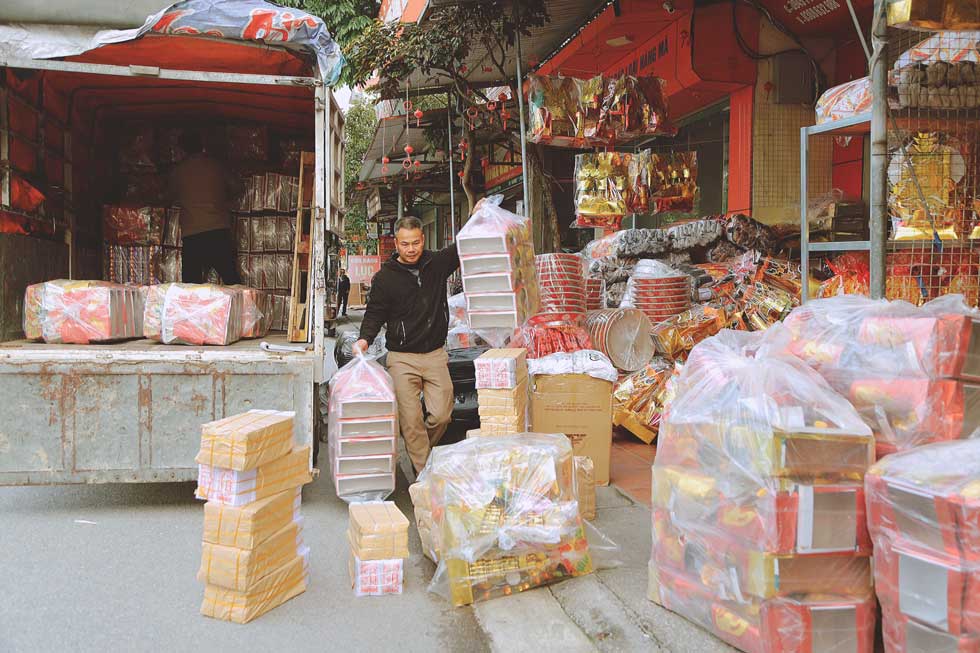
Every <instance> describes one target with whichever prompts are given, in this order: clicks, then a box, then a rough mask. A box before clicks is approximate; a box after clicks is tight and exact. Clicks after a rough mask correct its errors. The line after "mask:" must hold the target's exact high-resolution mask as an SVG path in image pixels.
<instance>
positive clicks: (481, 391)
mask: <svg viewBox="0 0 980 653" xmlns="http://www.w3.org/2000/svg"><path fill="white" fill-rule="evenodd" d="M474 367H475V368H476V393H477V398H478V400H479V403H480V432H479V435H512V434H514V433H523V432H524V431H526V430H527V396H528V395H527V385H528V384H527V350H526V349H490V350H488V351H487V352H486V353H484V354H483V355H482V356H480V357H479V358H477V359H476V360H475V361H474Z"/></svg>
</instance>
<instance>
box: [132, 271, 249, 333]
mask: <svg viewBox="0 0 980 653" xmlns="http://www.w3.org/2000/svg"><path fill="white" fill-rule="evenodd" d="M244 307H245V303H244V298H243V294H242V291H241V290H236V289H234V288H226V287H223V286H213V285H210V284H188V283H170V284H162V285H159V286H151V287H150V288H149V289H148V291H147V294H146V305H145V307H144V314H143V323H144V330H143V335H144V337H146V338H149V339H151V340H156V341H158V342H162V343H163V344H166V345H174V344H177V345H230V344H231V343H233V342H235V341H237V340H240V339H241V337H242V319H243V311H244Z"/></svg>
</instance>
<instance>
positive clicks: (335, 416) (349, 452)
mask: <svg viewBox="0 0 980 653" xmlns="http://www.w3.org/2000/svg"><path fill="white" fill-rule="evenodd" d="M328 409H329V415H330V418H329V421H328V423H327V435H328V440H329V456H330V470H331V476H332V477H333V480H334V487H335V489H336V491H337V496H338V497H340V498H341V499H343V500H344V501H348V502H356V501H383V500H384V499H386V498H387V497H388V495H390V494H391V493H392V492H393V491H394V489H395V467H396V462H397V453H396V449H395V443H396V439H397V437H398V421H397V418H396V415H397V413H398V404H397V402H396V400H395V386H394V383H393V382H392V380H391V377H390V376H389V375H388V372H387V371H385V369H384V368H383V367H381V365H379V364H378V363H376V362H375V361H373V360H369V359H368V358H365V357H364V356H362V355H358V356H355V357H354V358H353V359H352V360H351V361H350V362H349V363H347V364H346V365H344V366H343V367H342V368H340V369H339V370H338V371H337V373H336V374H334V375H333V378H332V379H330V401H329V404H328Z"/></svg>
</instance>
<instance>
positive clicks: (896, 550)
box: [874, 541, 980, 635]
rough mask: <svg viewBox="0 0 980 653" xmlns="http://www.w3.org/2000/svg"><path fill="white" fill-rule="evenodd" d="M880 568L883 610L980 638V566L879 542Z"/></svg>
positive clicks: (877, 572) (877, 580)
mask: <svg viewBox="0 0 980 653" xmlns="http://www.w3.org/2000/svg"><path fill="white" fill-rule="evenodd" d="M876 544H877V546H876V547H875V557H874V568H875V585H876V590H877V594H878V599H879V600H880V601H881V605H882V607H883V608H888V609H891V610H894V611H896V612H899V613H901V614H903V615H905V616H906V617H910V618H912V619H914V620H916V621H919V622H921V623H924V624H926V625H928V626H930V627H932V628H935V629H938V630H941V631H944V632H947V633H951V634H953V635H964V634H968V633H977V634H980V567H978V566H977V563H970V562H967V561H965V560H963V559H962V558H956V557H953V556H946V555H943V554H941V553H939V552H937V551H930V550H928V549H924V548H920V547H915V546H914V545H911V544H908V543H905V542H889V541H878V542H876Z"/></svg>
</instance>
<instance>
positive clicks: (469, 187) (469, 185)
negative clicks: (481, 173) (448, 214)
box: [462, 127, 477, 216]
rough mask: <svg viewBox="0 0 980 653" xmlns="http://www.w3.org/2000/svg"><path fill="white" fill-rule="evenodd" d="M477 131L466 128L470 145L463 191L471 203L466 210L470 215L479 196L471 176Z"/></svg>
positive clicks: (464, 164)
mask: <svg viewBox="0 0 980 653" xmlns="http://www.w3.org/2000/svg"><path fill="white" fill-rule="evenodd" d="M475 140H476V132H475V131H474V130H472V129H470V128H468V127H467V129H466V143H467V144H468V146H469V147H467V148H466V154H465V158H464V159H463V179H462V182H463V192H464V193H466V202H467V204H468V205H469V206H468V208H467V211H466V215H467V216H470V215H472V214H473V207H475V206H476V201H477V196H476V191H475V190H473V180H472V179H471V178H470V173H471V172H472V171H473V162H474V161H475V160H476V143H475Z"/></svg>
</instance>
